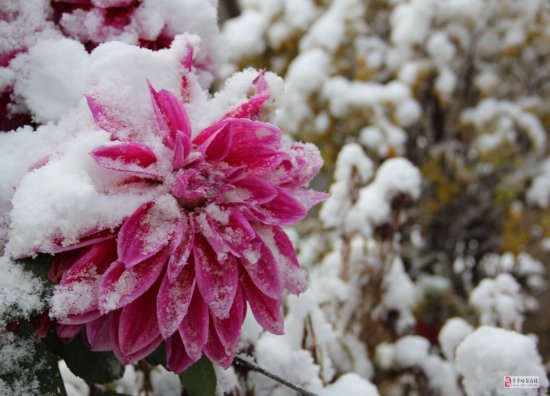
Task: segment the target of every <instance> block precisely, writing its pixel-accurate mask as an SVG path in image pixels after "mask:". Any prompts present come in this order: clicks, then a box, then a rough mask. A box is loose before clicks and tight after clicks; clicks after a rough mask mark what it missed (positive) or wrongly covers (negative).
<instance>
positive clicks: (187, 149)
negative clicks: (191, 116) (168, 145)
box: [172, 131, 192, 170]
mask: <svg viewBox="0 0 550 396" xmlns="http://www.w3.org/2000/svg"><path fill="white" fill-rule="evenodd" d="M191 148H192V147H191V139H190V138H189V136H188V135H187V134H185V133H183V132H182V131H177V132H176V142H175V147H174V157H173V158H172V168H173V169H174V170H178V169H181V168H183V166H184V165H185V159H186V158H187V157H188V156H189V154H190V153H191Z"/></svg>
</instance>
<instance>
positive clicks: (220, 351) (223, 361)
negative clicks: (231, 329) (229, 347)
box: [204, 322, 235, 369]
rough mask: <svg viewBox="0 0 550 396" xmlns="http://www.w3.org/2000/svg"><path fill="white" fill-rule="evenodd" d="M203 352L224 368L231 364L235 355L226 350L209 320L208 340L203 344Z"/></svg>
mask: <svg viewBox="0 0 550 396" xmlns="http://www.w3.org/2000/svg"><path fill="white" fill-rule="evenodd" d="M204 353H205V354H206V356H208V358H209V359H210V360H211V361H212V362H214V363H217V364H218V365H220V366H221V367H223V368H224V369H226V368H228V367H229V366H231V362H233V358H234V357H235V354H234V353H231V351H230V352H228V351H226V349H225V346H224V345H223V344H222V342H221V340H220V338H219V336H218V334H217V333H216V329H215V328H214V325H213V324H212V322H210V328H209V330H208V341H207V343H206V345H205V346H204Z"/></svg>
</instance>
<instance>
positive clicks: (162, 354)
mask: <svg viewBox="0 0 550 396" xmlns="http://www.w3.org/2000/svg"><path fill="white" fill-rule="evenodd" d="M145 360H147V362H149V363H150V364H152V365H153V366H158V365H159V364H160V365H162V366H163V367H164V368H166V347H165V345H164V342H161V343H160V345H159V347H158V348H157V349H155V351H154V352H153V353H151V354H150V355H149V356H147V357H146V358H145Z"/></svg>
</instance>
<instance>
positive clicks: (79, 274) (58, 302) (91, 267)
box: [51, 240, 116, 324]
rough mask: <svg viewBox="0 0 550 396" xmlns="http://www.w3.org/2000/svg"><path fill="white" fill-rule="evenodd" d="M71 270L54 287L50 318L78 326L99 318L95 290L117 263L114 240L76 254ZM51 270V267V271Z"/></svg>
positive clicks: (81, 250)
mask: <svg viewBox="0 0 550 396" xmlns="http://www.w3.org/2000/svg"><path fill="white" fill-rule="evenodd" d="M62 255H64V256H68V257H71V258H72V259H73V260H72V266H70V267H69V268H68V269H67V270H66V271H65V272H64V273H63V275H62V277H61V281H60V284H59V285H58V286H56V287H55V290H54V294H53V296H52V299H51V314H52V315H53V316H54V317H56V318H57V319H58V321H59V322H60V323H63V324H80V323H85V322H87V321H89V320H93V319H95V318H97V317H99V316H100V313H99V311H98V298H97V287H98V285H99V283H100V281H101V275H102V274H103V273H104V272H105V271H106V269H107V268H108V266H109V265H110V264H111V263H112V262H113V261H114V260H115V259H116V246H115V243H114V241H113V240H108V241H105V242H102V243H98V244H96V245H92V246H89V247H85V248H83V249H80V250H77V254H76V255H72V254H71V255H69V254H68V253H64V254H62ZM53 268H54V267H53V266H52V269H53Z"/></svg>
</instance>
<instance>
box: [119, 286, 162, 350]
mask: <svg viewBox="0 0 550 396" xmlns="http://www.w3.org/2000/svg"><path fill="white" fill-rule="evenodd" d="M157 292H158V283H157V285H156V286H155V287H152V288H150V289H149V290H148V291H147V292H146V293H145V294H143V295H142V296H140V297H139V298H138V299H137V300H135V301H133V302H132V303H130V304H128V305H126V306H125V307H124V308H122V311H121V313H120V318H119V323H118V346H119V349H120V352H121V353H122V354H123V355H125V356H131V355H135V354H136V353H140V354H141V353H143V350H144V349H147V348H148V347H149V346H150V344H151V343H155V342H156V345H158V344H159V343H160V340H159V338H160V332H159V326H158V321H157V307H156V304H155V300H156V294H157ZM157 340H158V342H157ZM143 356H146V355H143ZM143 356H142V357H143Z"/></svg>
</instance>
